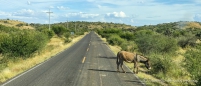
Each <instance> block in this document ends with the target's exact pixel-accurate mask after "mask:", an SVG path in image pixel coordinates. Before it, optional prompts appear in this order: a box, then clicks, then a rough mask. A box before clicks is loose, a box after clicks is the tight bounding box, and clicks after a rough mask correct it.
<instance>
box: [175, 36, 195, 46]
mask: <svg viewBox="0 0 201 86" xmlns="http://www.w3.org/2000/svg"><path fill="white" fill-rule="evenodd" d="M196 40H197V38H196V37H195V36H186V37H180V39H179V41H178V45H179V46H180V47H182V48H185V47H187V46H191V47H194V46H196Z"/></svg>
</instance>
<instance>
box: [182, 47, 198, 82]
mask: <svg viewBox="0 0 201 86" xmlns="http://www.w3.org/2000/svg"><path fill="white" fill-rule="evenodd" d="M200 50H201V44H199V45H197V46H196V49H192V50H188V51H186V53H185V62H186V64H185V65H184V67H185V68H186V69H187V71H188V72H189V73H190V74H191V77H192V78H193V79H194V80H198V79H200V76H201V66H200V65H201V58H200V57H201V51H200Z"/></svg>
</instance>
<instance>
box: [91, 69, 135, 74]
mask: <svg viewBox="0 0 201 86" xmlns="http://www.w3.org/2000/svg"><path fill="white" fill-rule="evenodd" d="M88 70H91V71H103V72H116V73H124V72H117V71H113V70H101V69H88ZM126 73H128V74H133V73H132V72H126ZM126 73H125V74H126Z"/></svg>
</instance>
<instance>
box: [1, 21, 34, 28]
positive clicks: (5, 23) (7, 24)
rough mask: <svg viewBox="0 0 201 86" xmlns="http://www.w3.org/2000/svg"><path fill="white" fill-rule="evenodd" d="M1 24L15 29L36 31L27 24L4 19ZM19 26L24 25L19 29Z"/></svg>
mask: <svg viewBox="0 0 201 86" xmlns="http://www.w3.org/2000/svg"><path fill="white" fill-rule="evenodd" d="M0 24H2V25H5V26H8V27H15V28H20V29H34V28H33V27H31V26H29V25H28V26H26V23H25V22H22V21H18V20H5V19H4V20H0ZM17 24H23V26H21V27H17V26H16V25H17Z"/></svg>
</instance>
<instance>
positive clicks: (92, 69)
mask: <svg viewBox="0 0 201 86" xmlns="http://www.w3.org/2000/svg"><path fill="white" fill-rule="evenodd" d="M88 70H92V71H104V72H117V71H113V70H101V69H88Z"/></svg>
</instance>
